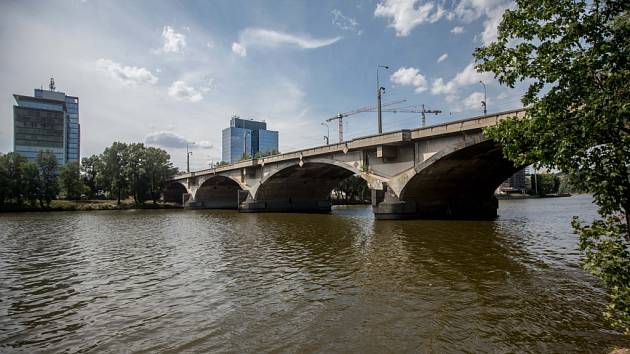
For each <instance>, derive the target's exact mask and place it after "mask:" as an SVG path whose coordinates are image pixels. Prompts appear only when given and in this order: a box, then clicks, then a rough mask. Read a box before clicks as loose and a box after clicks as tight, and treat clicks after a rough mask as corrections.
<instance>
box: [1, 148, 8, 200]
mask: <svg viewBox="0 0 630 354" xmlns="http://www.w3.org/2000/svg"><path fill="white" fill-rule="evenodd" d="M6 160H7V158H6V155H4V154H0V207H2V206H4V203H5V201H6V199H7V197H8V195H9V173H8V171H7V163H6Z"/></svg>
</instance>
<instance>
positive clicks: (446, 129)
mask: <svg viewBox="0 0 630 354" xmlns="http://www.w3.org/2000/svg"><path fill="white" fill-rule="evenodd" d="M525 113H526V110H525V109H514V110H510V111H504V112H498V113H494V114H488V115H483V116H477V117H472V118H466V119H460V120H455V121H450V122H446V123H441V124H435V125H429V126H426V127H423V128H417V129H402V130H398V131H393V132H387V133H383V134H375V135H368V136H362V137H359V138H355V139H352V140H348V141H344V142H341V143H334V144H329V145H321V146H316V147H312V148H307V149H302V150H296V151H290V152H286V153H282V154H277V155H270V156H265V157H261V158H255V159H249V160H242V161H239V162H235V163H233V164H229V165H224V166H218V167H212V168H208V169H204V170H199V171H195V172H190V173H184V174H181V175H177V176H175V177H174V178H173V179H174V180H177V179H184V178H188V177H194V176H195V175H206V174H213V173H219V172H224V171H231V170H236V169H240V168H246V167H253V166H258V165H263V164H268V163H273V162H280V161H287V160H293V159H300V158H304V157H309V156H317V155H324V154H327V153H332V152H339V151H344V152H347V151H350V150H355V149H361V148H365V147H369V146H378V145H386V144H392V143H400V142H404V141H410V140H418V139H425V138H428V137H432V136H436V135H444V134H450V133H457V132H461V131H464V130H475V129H483V128H486V127H489V126H493V125H496V124H497V123H498V122H500V121H502V120H505V119H508V118H510V117H523V116H524V115H525Z"/></svg>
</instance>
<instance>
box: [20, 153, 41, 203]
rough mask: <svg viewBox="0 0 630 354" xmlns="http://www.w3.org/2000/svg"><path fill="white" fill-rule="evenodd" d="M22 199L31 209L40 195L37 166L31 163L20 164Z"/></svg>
mask: <svg viewBox="0 0 630 354" xmlns="http://www.w3.org/2000/svg"><path fill="white" fill-rule="evenodd" d="M21 169H22V183H21V186H22V187H21V188H22V197H23V198H24V199H25V200H27V201H28V202H29V204H30V206H31V207H32V208H34V207H35V205H36V204H37V200H38V199H39V195H40V177H39V169H38V168H37V165H36V164H35V163H34V162H32V161H24V162H22V167H21Z"/></svg>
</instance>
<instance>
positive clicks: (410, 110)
mask: <svg viewBox="0 0 630 354" xmlns="http://www.w3.org/2000/svg"><path fill="white" fill-rule="evenodd" d="M383 112H392V113H420V114H421V116H420V117H421V119H422V128H424V127H426V125H427V116H426V114H427V113H433V114H435V115H438V114H440V113H442V111H441V110H439V109H437V110H432V109H425V108H424V104H422V105H420V106H417V107H414V106H411V107H401V108H390V109H384V110H383Z"/></svg>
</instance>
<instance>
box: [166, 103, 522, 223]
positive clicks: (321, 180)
mask: <svg viewBox="0 0 630 354" xmlns="http://www.w3.org/2000/svg"><path fill="white" fill-rule="evenodd" d="M524 114H525V111H524V110H513V111H507V112H500V113H497V114H492V115H486V116H480V117H473V118H470V119H464V120H459V121H451V122H447V123H444V124H437V125H433V126H428V127H424V128H418V129H413V130H408V129H403V130H398V131H394V132H388V133H385V134H380V135H372V136H364V137H360V138H356V139H353V140H349V141H346V142H342V143H336V144H330V145H324V146H317V147H313V148H308V149H303V150H299V151H292V152H288V153H284V154H277V155H272V156H266V157H262V158H257V159H250V160H244V161H239V162H237V163H234V164H231V165H226V166H219V167H214V168H210V169H205V170H201V171H194V172H191V173H186V174H181V175H178V176H176V177H175V178H174V179H173V181H176V182H181V184H183V185H184V186H186V188H187V191H188V193H190V194H191V196H193V198H191V201H190V203H191V204H192V205H203V206H204V207H212V206H222V207H225V206H230V207H234V208H236V207H238V208H240V209H241V210H243V209H247V210H249V211H309V208H312V211H313V212H321V211H326V210H330V192H331V190H332V189H333V188H335V187H336V185H337V183H338V182H339V181H340V180H341V179H343V178H345V177H347V176H350V175H353V174H356V175H359V176H361V178H363V179H365V180H366V181H368V185H369V187H370V188H371V189H372V190H374V191H375V193H377V194H376V195H375V198H374V202H375V203H376V204H374V205H373V208H374V212H375V215H376V216H377V217H379V218H381V217H382V218H396V217H418V216H423V215H425V216H427V215H431V217H435V216H436V215H451V216H457V215H459V216H461V215H464V214H467V213H468V214H475V213H476V211H479V210H483V212H480V213H476V214H477V215H484V216H488V215H496V203H495V202H493V200H492V198H493V191H494V188H493V187H496V186H498V184H500V183H501V182H502V181H503V180H504V179H505V178H507V177H509V175H510V174H511V173H513V172H515V171H514V166H513V165H512V164H511V163H509V162H507V161H506V160H505V159H504V158H503V156H502V153H501V150H500V148H499V147H497V146H496V145H495V144H494V143H493V142H489V141H487V140H486V138H485V137H484V135H483V129H484V128H486V127H489V126H493V125H496V124H497V123H498V122H500V121H502V120H505V119H508V118H510V117H519V118H520V117H522V116H524ZM508 173H509V174H508ZM505 174H508V175H507V176H505V177H504V175H505ZM471 181H472V182H471ZM495 184H496V186H495ZM461 186H467V187H466V188H467V189H466V188H461ZM476 189H479V192H472V191H471V190H476ZM178 191H179V190H178ZM199 191H202V192H199ZM378 191H380V192H378ZM232 194H233V195H232ZM379 196H380V197H379ZM212 198H215V199H217V200H213V201H211V200H210V199H212ZM388 205H389V206H388ZM475 205H476V207H475ZM243 211H246V210H243ZM397 213H398V214H400V215H399V216H396V214H397ZM464 216H465V215H464Z"/></svg>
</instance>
